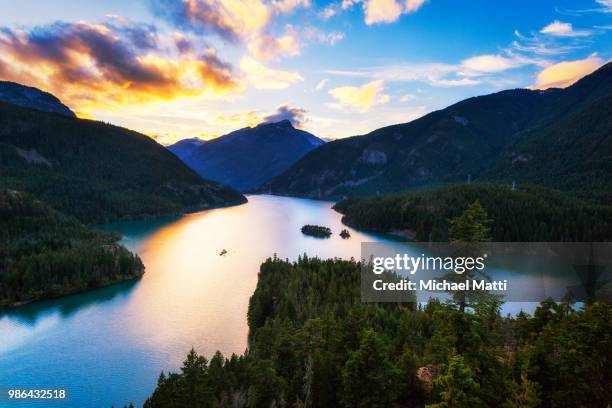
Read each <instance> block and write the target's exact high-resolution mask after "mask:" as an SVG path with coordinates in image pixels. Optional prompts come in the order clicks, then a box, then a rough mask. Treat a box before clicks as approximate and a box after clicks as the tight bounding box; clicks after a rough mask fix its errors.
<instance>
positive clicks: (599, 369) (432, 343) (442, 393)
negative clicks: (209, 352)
mask: <svg viewBox="0 0 612 408" xmlns="http://www.w3.org/2000/svg"><path fill="white" fill-rule="evenodd" d="M359 279H360V265H359V264H358V263H356V262H353V261H341V260H328V261H322V260H318V259H311V258H307V257H303V258H301V259H300V260H299V261H298V262H296V263H289V262H286V261H282V260H279V259H276V258H275V259H268V260H267V261H266V262H265V263H264V264H263V265H262V266H261V271H260V273H259V280H258V284H257V289H256V291H255V294H254V295H253V297H252V298H251V301H250V305H249V331H250V347H249V350H248V352H247V353H246V354H245V355H242V356H236V355H232V356H231V357H230V358H225V357H223V356H222V355H221V354H220V353H217V354H215V355H214V356H212V358H211V360H210V362H209V361H208V360H207V359H206V358H205V357H204V356H199V355H197V353H196V352H194V351H193V350H192V352H191V353H190V354H189V355H188V356H187V359H186V360H185V362H184V364H183V366H182V367H181V371H180V373H177V374H169V375H165V374H163V373H162V375H161V376H160V378H159V381H158V386H157V389H156V390H155V392H154V393H153V395H152V396H151V397H150V398H149V400H148V401H147V402H146V403H145V407H147V408H154V407H175V408H179V407H181V408H182V407H185V408H187V407H195V406H199V407H225V406H246V407H270V406H288V407H338V406H342V407H364V408H365V407H368V408H370V407H389V406H398V407H400V406H402V407H403V406H406V407H407V406H417V407H419V406H424V405H425V404H434V405H432V407H440V408H441V407H536V406H541V407H605V406H606V404H609V403H610V393H609V385H610V383H611V382H612V367H611V365H610V364H611V361H612V354H611V353H612V334H611V333H610V330H609V322H610V320H611V319H612V306H611V305H610V304H606V303H594V304H591V305H589V306H587V307H586V308H585V309H583V310H580V311H576V310H574V309H572V307H570V305H569V304H567V303H561V304H556V303H554V302H552V301H546V302H543V303H542V304H541V305H540V307H539V308H538V309H537V310H536V312H535V313H534V315H533V316H528V315H525V314H522V313H521V314H519V315H518V316H516V317H501V316H500V315H499V304H498V303H496V302H489V303H482V304H475V305H472V306H473V308H474V312H473V313H466V312H461V311H460V310H459V309H458V308H457V306H456V305H453V304H442V303H439V302H437V301H430V302H429V303H428V304H427V306H425V307H424V308H417V307H415V305H412V304H396V303H387V304H372V303H370V304H364V303H361V301H360V291H359ZM593 350H597V352H593ZM587 378H588V381H585V379H587Z"/></svg>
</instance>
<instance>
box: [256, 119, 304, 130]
mask: <svg viewBox="0 0 612 408" xmlns="http://www.w3.org/2000/svg"><path fill="white" fill-rule="evenodd" d="M264 126H268V127H278V128H291V129H295V126H293V123H291V121H290V120H289V119H283V120H280V121H278V122H262V123H260V124H259V125H257V126H256V127H264Z"/></svg>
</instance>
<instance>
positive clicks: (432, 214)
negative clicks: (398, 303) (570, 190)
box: [334, 183, 612, 242]
mask: <svg viewBox="0 0 612 408" xmlns="http://www.w3.org/2000/svg"><path fill="white" fill-rule="evenodd" d="M476 200H478V201H480V202H481V204H482V206H483V207H484V208H485V209H486V211H487V212H488V213H489V215H490V216H491V218H493V220H494V222H493V224H492V225H491V229H492V239H493V240H494V241H505V242H517V241H533V242H536V241H540V242H557V241H585V242H586V241H610V240H612V207H611V206H609V205H602V204H597V203H593V202H590V201H586V200H582V199H578V198H575V197H573V196H572V195H570V194H567V193H562V192H559V191H555V190H550V189H546V188H543V187H536V186H528V185H527V186H523V185H520V186H518V187H516V188H515V189H512V186H511V185H510V184H505V185H504V184H490V183H472V184H458V185H453V186H448V187H443V188H438V189H434V190H430V191H423V192H411V193H406V194H402V195H391V196H384V197H369V198H350V199H346V200H343V201H341V202H339V203H337V204H336V205H335V207H334V208H335V209H336V210H337V211H339V212H341V213H342V214H344V216H343V218H342V222H344V223H346V224H348V225H351V226H354V227H357V228H363V229H366V230H371V231H377V232H390V231H394V232H397V233H402V234H403V235H405V236H407V237H408V238H411V239H414V240H417V241H429V240H431V241H446V240H447V238H448V237H447V235H446V231H447V227H448V220H449V219H451V218H453V217H456V216H457V215H459V214H460V213H461V211H462V210H463V209H465V208H466V207H467V206H468V205H469V204H470V203H473V202H474V201H476Z"/></svg>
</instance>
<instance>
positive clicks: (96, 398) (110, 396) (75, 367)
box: [0, 196, 392, 407]
mask: <svg viewBox="0 0 612 408" xmlns="http://www.w3.org/2000/svg"><path fill="white" fill-rule="evenodd" d="M249 200H250V201H249V203H247V204H244V205H241V206H237V207H232V208H225V209H215V210H210V211H204V212H199V213H194V214H189V215H186V216H184V217H180V218H165V219H158V220H147V221H130V222H120V223H115V224H112V225H107V226H103V227H102V228H104V229H115V230H118V231H120V232H121V233H122V234H123V235H124V240H123V243H124V244H125V245H126V246H127V247H129V248H130V249H132V250H135V251H137V252H138V253H139V254H140V256H141V258H142V260H143V262H144V264H145V266H146V273H145V275H144V276H143V277H142V279H140V280H138V281H134V282H128V283H123V284H120V285H116V286H112V287H108V288H104V289H100V290H96V291H93V292H88V293H83V294H78V295H75V296H70V297H66V298H61V299H56V300H51V301H45V302H40V303H36V304H31V305H27V306H25V307H23V308H19V309H17V310H14V311H11V312H9V313H4V314H0V387H3V386H19V387H25V386H38V387H43V386H44V387H48V386H65V387H68V389H69V391H70V403H69V404H68V405H69V406H74V407H86V406H105V407H109V406H111V405H112V404H115V406H117V405H123V404H126V403H128V402H130V401H133V402H135V403H137V404H141V403H142V402H143V400H144V399H145V398H146V396H148V395H149V394H150V393H151V391H152V390H153V388H154V386H155V382H156V380H157V376H158V375H159V372H160V371H161V370H166V371H167V370H176V369H177V368H178V367H179V366H180V364H181V362H182V360H183V358H184V356H185V354H186V352H187V351H188V350H189V349H190V348H191V347H194V348H196V349H197V350H198V351H199V352H200V353H203V354H204V355H207V356H211V355H212V354H213V353H214V352H215V351H216V350H221V351H222V352H223V353H224V354H231V353H242V352H243V351H244V349H245V348H246V338H247V330H248V328H247V323H246V312H247V307H248V301H249V297H250V296H251V294H252V293H253V290H254V289H255V285H256V283H257V272H258V270H259V265H260V264H261V262H262V261H264V260H265V258H267V257H270V256H272V255H273V254H275V253H276V254H277V255H278V256H279V257H281V258H289V259H296V258H297V257H298V256H299V255H300V254H303V253H307V254H309V255H311V256H312V255H317V256H320V257H322V258H329V257H343V258H350V257H355V258H359V256H360V243H361V241H382V242H388V243H391V242H392V241H391V240H388V239H386V238H383V237H380V236H375V235H371V234H365V233H363V232H359V231H355V230H352V229H350V228H349V230H350V232H351V238H350V239H348V240H343V239H342V238H341V237H340V236H338V233H339V232H340V231H341V229H342V228H346V227H345V226H343V225H342V224H341V222H340V218H341V217H340V215H339V214H337V213H335V212H334V211H333V210H331V208H330V207H331V203H326V202H317V201H311V200H302V199H295V198H284V197H272V196H252V197H249ZM304 224H320V225H326V226H329V227H330V228H331V229H332V230H333V231H334V235H333V236H332V237H331V238H330V239H327V240H321V239H317V238H313V237H307V236H304V235H303V234H302V233H301V232H300V228H301V227H302V225H304ZM222 249H226V250H227V254H226V255H224V256H219V253H220V252H221V250H222ZM11 406H12V407H18V406H26V405H20V404H14V403H12V404H11ZM62 406H66V405H64V404H62Z"/></svg>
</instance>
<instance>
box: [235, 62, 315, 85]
mask: <svg viewBox="0 0 612 408" xmlns="http://www.w3.org/2000/svg"><path fill="white" fill-rule="evenodd" d="M240 69H241V70H242V71H243V72H244V73H245V75H246V76H247V79H248V80H249V82H250V83H251V84H252V85H253V86H254V87H255V88H257V89H283V88H287V87H288V86H289V85H291V84H293V83H295V82H299V81H303V80H304V78H303V77H302V76H301V75H300V74H299V73H297V72H295V71H281V70H276V69H272V68H269V67H267V66H265V65H263V64H262V63H261V62H259V61H257V60H256V59H254V58H252V57H249V56H245V57H242V59H241V60H240Z"/></svg>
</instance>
